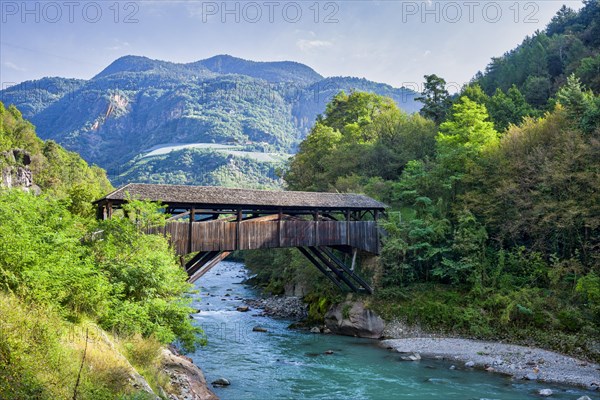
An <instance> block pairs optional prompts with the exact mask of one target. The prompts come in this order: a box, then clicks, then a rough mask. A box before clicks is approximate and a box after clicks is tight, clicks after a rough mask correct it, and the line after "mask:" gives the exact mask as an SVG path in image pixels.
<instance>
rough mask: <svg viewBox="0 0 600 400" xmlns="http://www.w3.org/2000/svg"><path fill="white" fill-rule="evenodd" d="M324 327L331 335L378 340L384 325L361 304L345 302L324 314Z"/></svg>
mask: <svg viewBox="0 0 600 400" xmlns="http://www.w3.org/2000/svg"><path fill="white" fill-rule="evenodd" d="M325 325H326V326H327V328H328V329H330V330H331V331H332V332H333V333H337V334H340V335H346V336H358V337H364V338H370V339H379V338H380V337H381V336H382V334H383V329H384V328H385V323H384V321H383V319H381V317H379V316H378V315H377V314H375V313H374V312H373V311H371V310H369V309H367V308H365V305H364V303H362V302H349V301H345V302H343V303H340V304H336V305H334V306H333V307H331V308H330V309H329V311H327V314H325Z"/></svg>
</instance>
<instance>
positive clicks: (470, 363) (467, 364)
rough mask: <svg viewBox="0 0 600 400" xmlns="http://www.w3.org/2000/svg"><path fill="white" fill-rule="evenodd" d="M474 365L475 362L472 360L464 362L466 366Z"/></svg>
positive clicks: (471, 366)
mask: <svg viewBox="0 0 600 400" xmlns="http://www.w3.org/2000/svg"><path fill="white" fill-rule="evenodd" d="M474 366H475V363H474V362H473V361H467V362H466V363H465V367H467V368H473V367H474Z"/></svg>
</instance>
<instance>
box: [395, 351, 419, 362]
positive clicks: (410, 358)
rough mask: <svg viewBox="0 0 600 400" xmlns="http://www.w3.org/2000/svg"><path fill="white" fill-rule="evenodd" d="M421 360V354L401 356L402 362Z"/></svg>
mask: <svg viewBox="0 0 600 400" xmlns="http://www.w3.org/2000/svg"><path fill="white" fill-rule="evenodd" d="M420 359H421V355H420V354H419V353H414V352H413V353H404V354H403V355H401V356H400V360H402V361H419V360H420Z"/></svg>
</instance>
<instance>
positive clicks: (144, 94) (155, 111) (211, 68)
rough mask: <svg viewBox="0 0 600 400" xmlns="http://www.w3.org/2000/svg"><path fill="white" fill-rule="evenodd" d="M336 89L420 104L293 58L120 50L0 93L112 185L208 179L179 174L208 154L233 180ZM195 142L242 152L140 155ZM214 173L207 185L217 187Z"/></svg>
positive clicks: (274, 149)
mask: <svg viewBox="0 0 600 400" xmlns="http://www.w3.org/2000/svg"><path fill="white" fill-rule="evenodd" d="M341 90H344V91H347V92H348V91H352V90H361V91H368V92H374V93H377V94H381V95H386V96H389V97H391V98H393V99H394V100H395V101H396V102H397V103H398V106H399V107H400V108H402V109H404V110H405V111H407V112H409V113H410V112H415V111H418V110H419V108H420V105H419V103H417V102H415V100H414V98H415V96H416V93H415V92H413V91H411V90H409V89H405V88H393V87H391V86H389V85H386V84H382V83H375V82H371V81H368V80H366V79H359V78H350V77H330V78H324V77H323V76H321V75H320V74H318V73H317V72H316V71H314V70H313V69H312V68H310V67H308V66H306V65H304V64H301V63H297V62H292V61H278V62H256V61H249V60H243V59H240V58H236V57H232V56H229V55H218V56H214V57H211V58H208V59H206V60H200V61H196V62H191V63H186V64H181V63H173V62H169V61H160V60H152V59H150V58H147V57H141V56H124V57H121V58H119V59H117V60H115V61H114V62H112V63H111V64H110V65H108V66H107V67H106V68H105V69H104V70H102V71H101V72H100V73H98V74H97V75H96V76H94V77H93V78H92V79H90V80H77V79H67V78H57V77H55V78H43V79H40V80H36V81H27V82H23V83H21V84H19V85H15V86H12V87H10V88H8V89H4V90H2V91H0V100H2V101H3V102H4V103H5V104H15V105H16V106H17V107H18V108H19V109H20V110H21V111H22V113H23V116H24V117H26V118H28V119H29V120H31V121H32V122H33V123H34V124H35V125H36V127H37V132H38V134H39V135H40V136H41V137H42V138H44V139H54V140H56V141H57V142H59V143H60V144H62V145H63V146H65V147H66V148H68V149H70V150H74V151H77V152H78V153H80V154H81V155H82V156H83V158H84V159H86V161H88V162H91V163H95V164H97V165H99V166H101V167H103V168H105V169H107V170H108V172H109V175H110V177H111V179H112V181H113V182H114V183H116V184H119V183H121V182H125V181H139V182H147V181H154V182H156V181H158V182H165V183H205V181H204V180H203V178H202V177H195V178H194V180H193V182H190V181H189V179H188V178H185V179H184V178H183V177H184V176H187V175H189V174H190V171H194V166H193V165H190V163H192V164H195V163H199V162H200V163H201V162H202V160H203V159H205V158H206V157H208V155H209V154H210V156H211V160H213V162H212V164H214V165H216V166H218V169H219V171H220V172H219V173H222V174H224V175H223V176H224V177H225V178H226V179H225V178H223V180H222V181H223V182H227V184H229V185H233V184H235V180H236V178H235V176H238V177H239V176H240V174H243V173H244V171H243V169H248V167H247V164H248V163H249V162H250V163H257V162H259V161H257V157H256V156H255V153H256V152H268V153H281V154H282V157H283V158H285V154H289V153H293V152H294V149H295V147H296V146H297V144H298V143H299V141H300V140H301V139H302V138H304V137H305V136H306V134H307V133H308V131H309V130H310V128H311V127H312V124H313V123H314V121H315V118H316V116H317V115H318V114H320V113H322V112H323V111H324V110H325V105H326V104H327V102H329V100H330V99H331V98H332V97H333V96H334V95H335V94H337V93H338V92H339V91H341ZM197 143H216V144H228V145H232V146H236V148H237V149H238V150H236V151H234V152H230V153H228V154H227V156H226V157H225V156H224V153H219V154H217V155H215V154H214V152H213V153H211V152H210V151H209V150H207V149H202V150H199V149H194V148H188V149H183V150H174V153H173V154H169V156H168V157H166V156H164V162H162V161H161V160H163V159H160V158H159V159H158V160H152V161H151V162H150V161H149V160H144V161H143V162H142V161H141V159H142V158H143V155H144V154H143V152H144V150H145V149H149V148H152V147H157V146H158V147H160V146H162V145H167V144H197ZM246 152H247V153H248V154H252V156H249V158H250V160H238V161H236V160H234V159H239V158H244V157H245V154H247V153H246ZM196 153H199V154H200V155H198V154H196ZM186 154H187V156H186ZM190 154H191V155H190ZM215 157H217V158H218V159H219V160H220V161H218V162H216V161H214V159H215ZM223 157H225V158H223ZM167 158H168V161H167ZM186 160H187V161H186ZM242 161H243V162H242ZM240 162H242V164H243V165H244V167H243V168H242V170H241V171H240V168H241V167H239V165H242V164H240ZM212 164H211V165H212ZM236 165H237V167H236ZM273 168H275V166H272V165H270V166H268V168H266V169H265V166H261V167H260V168H254V169H255V170H256V171H259V172H257V173H258V174H259V175H260V174H264V173H265V171H266V170H269V171H270V172H269V173H268V175H269V178H268V179H266V178H265V179H262V178H261V177H260V176H255V177H250V179H245V178H247V177H245V178H244V179H242V180H243V181H244V182H252V183H251V184H250V185H253V186H255V187H256V186H257V187H260V186H261V185H262V184H266V185H267V186H273V185H277V182H276V179H273V176H274V175H275V173H274V172H273ZM249 169H250V170H252V169H253V168H249ZM142 170H143V173H142V172H141V171H142ZM202 171H203V172H202V173H203V174H204V175H207V174H208V175H210V174H211V173H213V172H214V171H213V170H209V171H206V170H205V169H202ZM208 175H207V176H208ZM213 178H214V176H213ZM213 178H211V179H208V178H207V179H208V182H211V183H215V182H216V183H217V184H218V183H219V179H217V178H214V179H213ZM215 179H216V181H215Z"/></svg>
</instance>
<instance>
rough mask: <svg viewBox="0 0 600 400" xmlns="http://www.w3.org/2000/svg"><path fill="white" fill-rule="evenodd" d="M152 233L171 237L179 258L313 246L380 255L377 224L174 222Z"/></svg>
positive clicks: (281, 221)
mask: <svg viewBox="0 0 600 400" xmlns="http://www.w3.org/2000/svg"><path fill="white" fill-rule="evenodd" d="M190 225H191V229H190ZM152 232H153V233H162V234H165V235H168V236H169V237H170V238H171V243H172V244H173V247H174V248H175V251H176V252H177V254H179V255H185V254H189V253H195V252H198V251H201V252H205V251H234V250H254V249H271V248H278V247H312V246H317V247H318V246H351V247H354V248H357V249H360V250H363V251H366V252H369V253H373V254H379V235H378V231H377V224H376V223H375V222H374V221H286V220H278V221H253V220H247V221H241V222H237V221H233V222H230V221H219V220H216V221H206V222H192V223H191V224H190V223H187V222H175V221H174V222H169V223H167V225H166V226H164V227H161V228H152Z"/></svg>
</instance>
